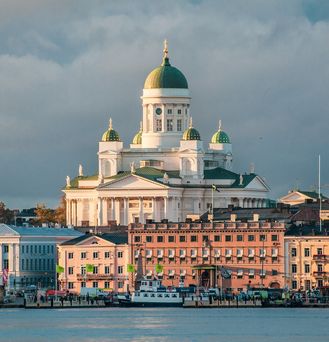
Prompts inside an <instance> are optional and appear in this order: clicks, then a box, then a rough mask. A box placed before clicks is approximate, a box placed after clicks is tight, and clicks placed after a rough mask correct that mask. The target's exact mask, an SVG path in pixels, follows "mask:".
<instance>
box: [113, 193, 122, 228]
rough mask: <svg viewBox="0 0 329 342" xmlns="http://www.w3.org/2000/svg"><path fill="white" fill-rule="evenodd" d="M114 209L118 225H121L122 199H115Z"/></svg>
mask: <svg viewBox="0 0 329 342" xmlns="http://www.w3.org/2000/svg"><path fill="white" fill-rule="evenodd" d="M114 208H115V219H116V221H117V224H121V208H120V198H116V199H115V201H114Z"/></svg>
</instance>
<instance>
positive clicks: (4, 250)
mask: <svg viewBox="0 0 329 342" xmlns="http://www.w3.org/2000/svg"><path fill="white" fill-rule="evenodd" d="M8 251H9V246H8V245H4V246H3V252H4V253H8Z"/></svg>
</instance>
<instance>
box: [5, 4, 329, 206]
mask: <svg viewBox="0 0 329 342" xmlns="http://www.w3.org/2000/svg"><path fill="white" fill-rule="evenodd" d="M20 4H21V5H22V6H19V5H20ZM0 9H1V10H0V39H1V40H2V41H3V42H4V44H2V47H1V48H0V84H1V91H0V118H1V122H0V149H1V157H2V158H1V159H2V162H1V164H0V179H1V180H2V184H1V195H2V196H1V199H3V200H5V201H7V202H8V204H9V205H10V206H29V205H33V204H34V203H36V202H39V201H42V200H44V201H47V203H48V204H49V205H54V204H56V202H57V200H58V196H59V194H60V188H61V186H63V184H64V178H65V176H66V175H67V174H70V175H71V176H74V175H75V174H77V165H78V164H79V163H82V164H83V165H84V166H85V170H86V172H88V173H90V174H91V173H93V172H95V171H96V167H97V163H96V150H97V142H98V140H99V138H100V136H101V134H102V133H103V131H104V130H105V129H106V127H107V122H108V119H109V116H112V117H113V120H114V125H115V127H116V129H117V130H118V131H119V132H120V135H121V137H122V138H123V140H124V141H125V143H126V145H128V144H129V142H130V140H131V138H132V136H133V134H134V133H135V131H137V130H138V127H139V121H140V118H141V108H140V99H139V96H140V95H141V91H142V86H143V82H144V79H145V77H146V75H147V73H148V72H149V71H150V70H151V69H152V68H154V67H155V66H157V65H158V64H159V63H160V61H161V53H162V52H161V51H162V40H163V39H164V38H168V39H169V44H170V56H171V61H172V63H173V64H174V65H175V66H177V67H178V68H180V69H181V70H182V71H183V72H184V74H185V75H186V76H187V78H188V81H189V85H190V89H191V92H192V97H193V99H192V101H193V103H192V105H193V107H192V112H193V121H194V124H195V126H196V127H197V128H198V129H199V130H200V132H201V135H202V137H203V139H204V141H205V143H207V142H208V141H209V139H210V137H211V134H212V133H213V131H214V130H215V128H216V126H217V122H218V119H219V118H222V119H223V125H224V128H225V130H226V132H227V133H228V134H229V135H230V136H231V139H232V141H233V148H234V157H235V169H236V171H237V172H244V171H248V166H249V164H250V162H255V164H256V171H257V172H258V173H260V174H261V175H263V176H264V177H265V178H266V179H267V181H268V182H269V184H270V186H271V188H272V197H273V198H277V197H279V196H280V195H282V194H284V193H285V192H286V191H287V190H288V189H289V188H291V187H292V186H294V185H295V183H296V179H298V182H299V184H300V185H301V186H302V187H304V188H305V189H309V188H310V187H311V186H312V185H313V184H315V183H316V175H317V172H316V158H317V154H318V153H321V154H322V155H323V182H324V183H329V179H328V167H329V155H328V153H327V151H326V150H327V149H326V145H327V144H328V136H327V126H328V121H329V120H328V114H327V110H328V107H329V106H328V105H329V103H328V102H329V100H328V96H327V90H328V86H329V84H328V83H329V77H328V76H329V70H328V68H329V67H328V63H327V60H328V55H329V44H328V37H329V34H328V33H329V24H328V22H327V21H325V19H323V20H311V19H310V17H309V16H310V14H309V13H308V12H307V11H309V10H308V8H306V7H305V1H297V0H296V1H289V2H287V1H266V4H265V2H264V1H257V0H255V1H242V0H241V1H234V2H232V1H199V2H196V1H186V2H176V1H169V2H165V3H160V2H159V3H155V2H149V1H139V2H136V1H133V2H132V1H131V2H128V1H127V2H125V1H123V2H121V1H120V2H107V1H95V2H89V1H50V0H49V1H37V0H34V1H29V2H28V5H27V2H26V3H25V2H24V4H22V2H21V1H9V0H8V1H2V2H1V5H0ZM122 118H124V119H122ZM127 122H129V123H130V125H127Z"/></svg>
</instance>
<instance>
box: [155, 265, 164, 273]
mask: <svg viewBox="0 0 329 342" xmlns="http://www.w3.org/2000/svg"><path fill="white" fill-rule="evenodd" d="M155 272H156V273H161V272H163V266H162V265H160V264H156V265H155Z"/></svg>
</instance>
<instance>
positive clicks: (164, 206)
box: [163, 197, 168, 219]
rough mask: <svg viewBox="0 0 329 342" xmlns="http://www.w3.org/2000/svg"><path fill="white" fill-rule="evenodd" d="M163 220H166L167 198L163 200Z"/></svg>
mask: <svg viewBox="0 0 329 342" xmlns="http://www.w3.org/2000/svg"><path fill="white" fill-rule="evenodd" d="M163 216H164V217H163V218H164V219H167V218H168V197H164V198H163Z"/></svg>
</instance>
